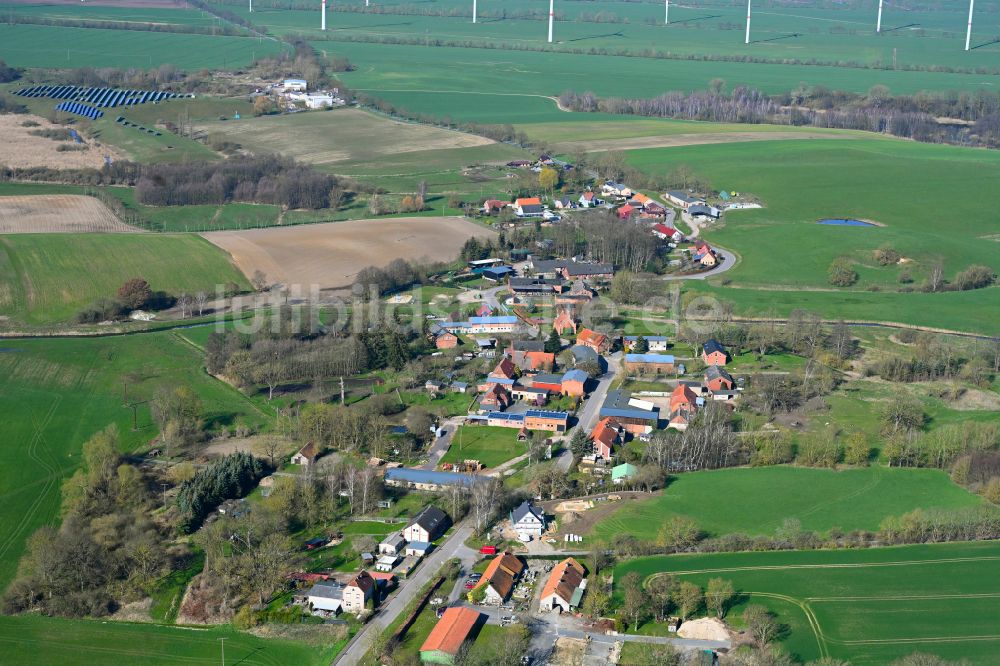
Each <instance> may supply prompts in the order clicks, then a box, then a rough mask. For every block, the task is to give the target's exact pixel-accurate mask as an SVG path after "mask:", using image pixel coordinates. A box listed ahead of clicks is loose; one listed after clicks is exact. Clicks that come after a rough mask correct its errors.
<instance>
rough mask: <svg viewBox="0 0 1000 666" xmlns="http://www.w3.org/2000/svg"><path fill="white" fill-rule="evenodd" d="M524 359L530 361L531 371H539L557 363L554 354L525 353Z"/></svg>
mask: <svg viewBox="0 0 1000 666" xmlns="http://www.w3.org/2000/svg"><path fill="white" fill-rule="evenodd" d="M523 353H524V358H525V359H527V361H528V364H527V365H528V367H529V368H530V369H531V370H537V369H538V368H540V367H542V366H544V365H553V364H554V363H555V362H556V355H555V354H553V353H552V352H545V351H530V352H523Z"/></svg>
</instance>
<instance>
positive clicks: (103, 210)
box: [0, 194, 139, 234]
mask: <svg viewBox="0 0 1000 666" xmlns="http://www.w3.org/2000/svg"><path fill="white" fill-rule="evenodd" d="M88 231H90V232H105V233H122V232H130V231H134V232H138V231H139V229H136V228H135V227H130V226H129V225H127V224H125V223H124V222H121V221H120V220H119V219H118V218H117V217H115V216H114V213H112V212H111V211H110V210H108V207H107V206H105V205H104V204H103V203H101V202H100V201H98V200H97V199H95V198H94V197H88V196H84V195H82V194H35V195H26V196H12V197H0V233H2V234H29V233H48V234H52V233H56V234H58V233H80V232H88Z"/></svg>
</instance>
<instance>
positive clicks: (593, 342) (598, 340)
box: [576, 328, 611, 354]
mask: <svg viewBox="0 0 1000 666" xmlns="http://www.w3.org/2000/svg"><path fill="white" fill-rule="evenodd" d="M576 344H578V345H583V346H584V347H590V348H591V349H593V350H594V351H595V352H597V353H598V354H606V353H608V352H609V351H610V350H611V340H610V339H608V336H606V335H604V334H603V333H598V332H597V331H592V330H590V329H589V328H585V329H583V330H581V331H579V332H578V333H577V334H576Z"/></svg>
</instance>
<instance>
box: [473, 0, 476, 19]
mask: <svg viewBox="0 0 1000 666" xmlns="http://www.w3.org/2000/svg"><path fill="white" fill-rule="evenodd" d="M472 22H473V23H475V22H476V0H472Z"/></svg>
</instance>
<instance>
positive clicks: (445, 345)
mask: <svg viewBox="0 0 1000 666" xmlns="http://www.w3.org/2000/svg"><path fill="white" fill-rule="evenodd" d="M434 346H435V347H437V348H438V349H454V348H455V347H457V346H458V336H457V335H455V334H454V333H449V332H448V331H442V332H441V333H440V334H438V335H437V337H435V338H434Z"/></svg>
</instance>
